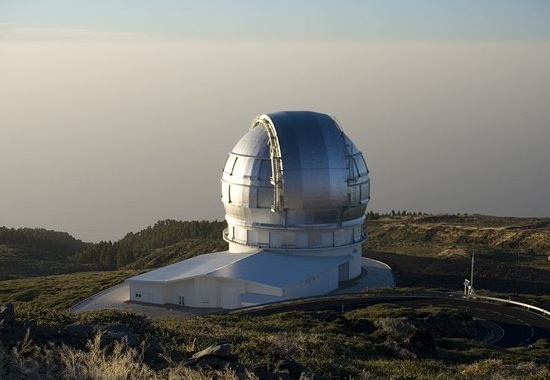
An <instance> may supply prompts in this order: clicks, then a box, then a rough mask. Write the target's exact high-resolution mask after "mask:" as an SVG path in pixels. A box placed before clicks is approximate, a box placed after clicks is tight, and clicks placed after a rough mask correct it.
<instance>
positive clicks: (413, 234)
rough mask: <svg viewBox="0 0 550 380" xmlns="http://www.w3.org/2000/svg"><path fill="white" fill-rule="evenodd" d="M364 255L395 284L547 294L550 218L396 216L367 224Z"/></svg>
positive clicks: (549, 278)
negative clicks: (468, 285)
mask: <svg viewBox="0 0 550 380" xmlns="http://www.w3.org/2000/svg"><path fill="white" fill-rule="evenodd" d="M367 231H368V233H369V240H368V242H367V244H366V246H365V250H364V255H365V256H368V257H372V258H374V259H377V260H380V261H383V262H386V263H387V264H389V265H390V266H391V267H392V268H393V269H394V270H395V271H396V272H397V273H396V280H397V284H398V286H405V287H431V288H434V287H435V288H438V287H441V288H445V289H449V288H450V289H454V290H458V289H460V288H461V286H462V283H463V281H464V279H465V278H470V269H471V257H472V254H475V265H474V277H475V284H474V285H475V287H476V288H477V289H486V290H492V291H498V292H508V293H531V294H538V295H544V294H549V293H550V262H549V261H548V256H550V219H548V218H499V217H491V216H482V215H469V216H468V215H465V216H458V215H438V216H433V215H430V216H397V217H386V218H380V219H378V220H369V221H368V222H367Z"/></svg>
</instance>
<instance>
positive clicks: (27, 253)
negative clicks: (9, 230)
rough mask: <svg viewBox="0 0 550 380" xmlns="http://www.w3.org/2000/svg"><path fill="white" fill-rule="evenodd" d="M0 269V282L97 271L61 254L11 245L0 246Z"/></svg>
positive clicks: (91, 265)
mask: <svg viewBox="0 0 550 380" xmlns="http://www.w3.org/2000/svg"><path fill="white" fill-rule="evenodd" d="M0 268H2V271H1V272H0V281H1V280H7V279H14V278H23V277H35V276H48V275H57V274H64V273H74V272H84V271H93V270H98V269H99V268H98V266H97V265H95V264H82V263H77V262H73V261H71V260H69V259H68V257H67V255H65V254H63V253H59V252H49V251H43V250H40V249H36V248H29V247H25V246H19V245H11V244H2V245H0Z"/></svg>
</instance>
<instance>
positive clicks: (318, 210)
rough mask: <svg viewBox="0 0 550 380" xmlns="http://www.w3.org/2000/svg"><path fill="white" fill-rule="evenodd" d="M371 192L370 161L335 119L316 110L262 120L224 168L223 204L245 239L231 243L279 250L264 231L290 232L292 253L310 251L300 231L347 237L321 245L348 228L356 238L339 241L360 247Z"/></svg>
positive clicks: (286, 238) (232, 224)
mask: <svg viewBox="0 0 550 380" xmlns="http://www.w3.org/2000/svg"><path fill="white" fill-rule="evenodd" d="M369 191H370V188H369V177H368V170H367V166H366V164H365V161H364V159H363V155H362V154H361V152H360V151H359V150H358V149H357V147H356V146H355V145H354V144H353V142H351V140H350V139H349V138H348V137H347V136H346V135H345V134H344V133H343V132H342V130H341V129H340V127H339V126H338V124H337V123H336V121H335V120H334V119H333V118H332V117H330V116H328V115H326V114H322V113H316V112H309V111H290V112H278V113H273V114H267V115H262V116H259V117H258V118H256V119H255V121H254V122H253V124H252V127H251V129H250V130H249V132H248V133H246V134H245V135H244V136H243V137H242V138H241V139H240V140H239V142H238V143H237V144H236V145H235V147H234V148H233V150H232V151H231V153H229V156H228V158H227V161H226V165H225V167H224V171H223V175H222V202H223V203H224V207H225V210H226V219H227V221H228V224H229V226H230V229H231V228H232V227H236V228H233V229H234V231H233V232H234V234H236V235H239V236H236V235H235V236H234V237H231V236H230V237H228V240H230V241H239V242H246V243H247V244H249V243H255V242H256V243H261V244H260V245H261V246H264V245H265V244H267V245H268V246H270V247H272V246H273V245H272V244H271V243H270V242H271V239H267V241H268V242H267V243H265V242H262V241H263V240H265V239H263V240H262V239H259V238H257V236H259V235H258V233H257V232H258V231H256V230H265V231H264V232H266V231H267V230H269V233H271V234H273V233H274V231H276V230H284V234H282V235H281V236H282V237H280V239H279V240H281V241H284V242H285V243H284V245H286V246H293V245H296V246H298V245H300V246H310V245H308V244H304V243H303V241H304V238H303V237H302V238H299V236H298V235H300V233H299V231H302V233H303V232H304V231H305V233H306V235H307V234H311V233H312V234H314V235H315V234H317V235H315V236H316V237H315V239H317V240H319V239H321V240H322V241H324V242H326V243H327V244H329V243H330V242H329V241H332V243H330V244H334V239H335V238H334V236H335V235H338V234H340V235H341V231H340V232H338V234H335V233H333V237H332V238H330V237H321V238H319V236H318V234H319V233H321V234H322V232H320V231H321V230H333V232H334V231H336V230H337V229H342V228H348V229H350V231H351V232H350V234H348V235H349V236H351V237H350V238H349V239H347V240H346V239H343V240H342V239H339V241H341V242H343V243H344V244H346V242H348V241H349V240H351V242H354V243H355V242H357V232H356V231H354V229H355V228H356V227H357V226H358V225H359V226H361V225H362V222H363V220H364V213H365V209H366V205H367V203H368V200H369V197H370V194H369ZM291 230H292V231H294V235H293V236H290V237H289V236H287V235H288V231H291ZM235 231H237V232H235ZM307 231H309V232H307ZM233 232H232V231H229V232H228V234H232V233H233ZM249 235H250V236H252V238H251V237H250V236H249ZM260 235H261V234H260ZM283 235H284V236H283ZM344 235H346V233H344ZM359 235H362V233H360V234H359ZM254 236H256V238H254ZM346 236H347V235H346ZM306 237H307V236H306ZM309 238H311V236H309ZM309 238H308V239H306V240H308V241H309V240H311V239H309ZM300 239H302V240H300ZM315 239H313V240H315ZM260 240H262V241H260ZM297 240H300V241H301V242H300V243H298V242H297ZM323 244H324V243H323Z"/></svg>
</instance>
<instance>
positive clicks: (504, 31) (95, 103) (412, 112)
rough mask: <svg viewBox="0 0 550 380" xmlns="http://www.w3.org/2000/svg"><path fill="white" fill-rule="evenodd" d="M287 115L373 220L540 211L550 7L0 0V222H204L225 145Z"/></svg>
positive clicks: (548, 108) (100, 228)
mask: <svg viewBox="0 0 550 380" xmlns="http://www.w3.org/2000/svg"><path fill="white" fill-rule="evenodd" d="M294 109H298V110H306V109H307V110H315V111H320V112H326V113H330V114H332V115H334V116H336V118H337V119H338V120H339V122H340V124H341V125H342V128H343V129H344V131H345V132H346V133H347V134H348V135H349V136H350V137H351V139H352V140H353V141H354V142H355V144H356V145H357V146H358V147H359V149H361V150H362V151H363V154H364V156H365V158H366V160H367V164H368V166H369V169H370V171H371V181H372V194H371V195H372V200H371V203H370V204H369V209H371V210H374V211H378V212H388V211H391V210H392V209H395V210H408V211H424V212H434V213H440V212H449V213H456V212H461V213H463V212H468V213H483V214H492V215H511V216H550V169H549V168H548V166H549V165H550V148H549V147H548V145H549V143H550V1H546V0H540V1H535V0H533V1H529V0H517V1H507V0H495V1H483V0H477V1H450V0H449V1H445V0H433V1H404V0H403V1H388V0H380V1H318V0H317V1H301V2H300V1H273V2H259V1H235V0H234V1H231V2H228V1H227V2H221V1H194V2H191V1H175V0H174V1H155V2H153V1H129V0H128V1H76V0H67V1H38V0H35V1H30V0H29V1H22V0H13V1H4V0H0V226H3V225H4V226H7V227H44V228H47V229H54V230H60V231H66V232H69V233H71V234H72V235H74V236H75V237H77V238H79V239H82V240H84V241H99V240H118V239H120V238H121V237H123V236H124V235H125V234H126V233H127V232H130V231H138V230H140V229H142V228H144V227H146V226H148V225H151V224H154V223H155V222H156V221H157V220H161V219H167V218H173V219H178V220H192V219H198V220H202V219H206V220H213V219H218V220H221V219H223V217H224V213H223V206H222V204H221V202H220V178H221V170H222V168H223V164H224V162H225V158H226V156H227V153H228V152H229V151H230V150H231V148H232V147H233V146H234V145H235V143H236V142H237V141H238V140H239V138H240V137H241V136H242V135H244V134H245V133H246V132H247V130H248V128H249V126H250V123H251V121H252V119H253V118H254V117H255V116H257V115H260V114H263V113H269V112H276V111H280V110H294Z"/></svg>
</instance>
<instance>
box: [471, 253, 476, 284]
mask: <svg viewBox="0 0 550 380" xmlns="http://www.w3.org/2000/svg"><path fill="white" fill-rule="evenodd" d="M474 255H475V252H472V268H471V270H470V289H471V292H472V293H473V292H474Z"/></svg>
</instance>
